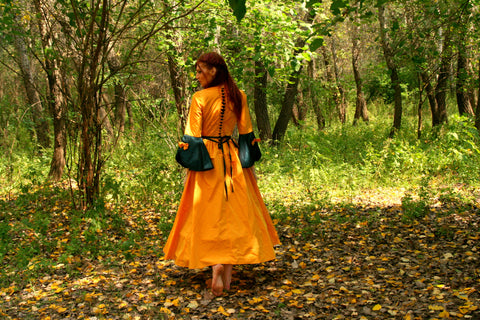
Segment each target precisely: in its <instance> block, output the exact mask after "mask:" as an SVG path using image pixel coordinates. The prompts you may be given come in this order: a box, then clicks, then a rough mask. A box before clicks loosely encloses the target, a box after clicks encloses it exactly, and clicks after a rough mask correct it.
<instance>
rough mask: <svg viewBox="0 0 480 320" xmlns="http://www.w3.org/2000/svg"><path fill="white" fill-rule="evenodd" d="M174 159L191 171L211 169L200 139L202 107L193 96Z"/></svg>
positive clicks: (205, 148)
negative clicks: (183, 132)
mask: <svg viewBox="0 0 480 320" xmlns="http://www.w3.org/2000/svg"><path fill="white" fill-rule="evenodd" d="M175 159H176V160H177V162H178V163H179V164H181V165H182V166H183V167H185V168H188V169H190V170H193V171H206V170H210V169H213V164H212V160H211V159H210V155H209V154H208V150H207V147H206V146H205V144H204V143H203V139H202V107H201V104H200V103H199V100H198V97H196V96H195V95H193V98H192V103H191V105H190V111H189V113H188V119H187V125H186V127H185V134H184V136H183V137H182V141H181V142H180V143H179V144H178V149H177V154H176V156H175Z"/></svg>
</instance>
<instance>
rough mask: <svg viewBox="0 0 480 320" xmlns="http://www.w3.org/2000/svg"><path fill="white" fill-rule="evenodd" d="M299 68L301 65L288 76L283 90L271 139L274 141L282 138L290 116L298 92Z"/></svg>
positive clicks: (276, 141)
mask: <svg viewBox="0 0 480 320" xmlns="http://www.w3.org/2000/svg"><path fill="white" fill-rule="evenodd" d="M301 70H302V67H300V69H299V70H298V71H294V72H293V73H292V74H291V75H290V77H289V78H288V84H287V88H286V90H285V95H284V96H283V103H282V109H281V110H280V114H279V115H278V119H277V123H276V124H275V128H274V129H273V134H272V140H273V141H274V143H278V142H279V141H281V140H283V137H284V136H285V132H286V131H287V127H288V122H289V121H290V118H291V117H292V108H293V104H294V103H295V97H296V96H297V93H298V82H299V79H300V77H299V75H300V72H301Z"/></svg>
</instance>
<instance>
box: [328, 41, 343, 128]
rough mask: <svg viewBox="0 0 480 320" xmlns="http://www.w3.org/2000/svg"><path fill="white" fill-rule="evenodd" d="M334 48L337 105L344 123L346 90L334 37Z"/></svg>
mask: <svg viewBox="0 0 480 320" xmlns="http://www.w3.org/2000/svg"><path fill="white" fill-rule="evenodd" d="M331 48H332V59H333V73H334V75H335V85H336V90H337V94H336V98H337V99H336V101H335V104H336V107H337V110H338V117H339V120H340V122H341V123H342V124H345V122H346V121H347V102H346V99H345V90H344V89H343V86H342V82H341V81H340V72H339V70H338V63H337V50H336V46H335V38H332V42H331Z"/></svg>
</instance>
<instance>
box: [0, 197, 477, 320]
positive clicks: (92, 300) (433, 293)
mask: <svg viewBox="0 0 480 320" xmlns="http://www.w3.org/2000/svg"><path fill="white" fill-rule="evenodd" d="M9 206H13V204H12V203H7V202H3V210H2V211H4V210H6V209H8V207H9ZM59 212H62V211H61V210H59V211H58V213H59ZM5 213H6V211H4V212H2V214H5ZM129 214H130V216H129V217H130V218H129V219H131V221H132V222H131V225H130V226H132V225H133V226H134V224H135V222H134V221H135V219H134V217H135V216H136V215H141V216H143V217H144V219H145V221H147V222H148V221H150V222H151V226H149V225H147V226H144V227H145V229H146V232H145V233H144V235H143V238H142V239H141V240H136V241H137V242H140V243H139V244H140V245H139V246H135V247H133V248H132V249H131V250H130V251H129V253H128V255H126V254H125V251H122V253H119V252H117V253H115V254H112V255H108V254H106V255H101V254H99V255H98V256H96V257H95V258H92V257H82V256H81V255H71V256H68V258H67V259H66V260H62V261H60V259H58V260H55V259H56V255H58V256H59V255H60V254H59V253H56V252H55V250H53V251H52V253H51V258H52V260H53V261H57V262H55V263H53V264H51V265H41V263H40V262H38V263H37V262H36V261H37V260H35V259H33V260H32V261H30V262H29V264H28V267H27V268H26V271H25V272H26V273H27V272H28V270H29V269H30V270H32V269H35V273H30V277H29V278H28V277H27V276H25V277H22V275H20V276H19V275H18V274H17V275H15V277H14V275H13V274H11V272H13V271H12V270H14V269H13V268H11V267H8V266H7V265H5V263H8V262H9V255H12V254H14V253H7V254H6V255H5V257H4V259H3V262H2V268H4V270H7V273H3V274H2V276H3V277H4V279H3V281H2V287H1V288H0V317H1V318H2V319H3V318H5V319H224V318H230V319H315V318H317V319H441V318H451V319H457V318H458V319H460V318H465V319H480V292H479V290H480V261H479V251H480V246H479V239H480V224H479V223H480V216H479V209H478V208H477V207H468V208H465V207H463V208H460V207H457V206H456V205H450V206H448V205H445V206H444V207H437V208H433V209H431V210H429V211H428V213H427V214H426V215H425V217H422V218H419V219H416V220H409V219H405V214H404V213H403V212H402V208H401V207H400V206H373V205H370V206H369V205H361V204H357V205H351V206H338V207H336V208H333V209H328V210H327V209H314V208H313V209H312V208H310V209H305V208H304V209H302V210H300V211H299V212H297V213H295V214H293V213H292V214H288V215H285V216H284V217H282V218H279V219H278V220H277V229H278V232H279V235H280V237H281V240H282V245H281V246H279V247H278V248H277V254H278V255H277V260H276V261H272V262H270V263H265V264H261V265H251V266H250V265H249V266H237V267H236V268H235V271H234V279H233V283H232V288H231V290H230V291H228V292H225V294H224V295H223V296H222V297H220V298H213V297H212V295H211V294H210V293H209V291H208V289H206V286H205V282H206V280H208V278H209V276H210V271H209V270H208V269H205V270H196V271H195V270H186V269H183V268H178V267H176V266H174V265H173V264H172V263H171V262H170V261H164V260H163V259H162V257H161V254H160V252H161V244H162V240H161V237H160V236H159V234H158V230H157V229H158V228H156V227H155V226H156V223H157V222H158V219H159V217H157V216H156V214H155V213H154V212H148V214H147V213H146V212H145V211H143V212H141V211H137V212H133V213H132V212H129ZM27 215H28V213H25V217H24V219H26V217H27ZM62 217H63V218H62ZM2 219H3V221H2V222H3V223H6V222H8V223H9V224H10V225H11V226H12V227H11V228H10V229H9V233H10V236H11V237H12V240H13V241H23V242H25V241H35V239H36V238H35V234H29V232H28V230H27V229H25V228H24V229H22V230H20V229H19V228H17V229H15V228H14V225H15V223H19V222H20V219H19V218H18V217H16V218H14V217H11V218H10V220H8V219H7V218H2ZM62 219H63V220H62ZM68 223H69V222H68V221H67V217H65V216H64V215H61V214H57V215H56V218H55V219H52V220H50V221H49V225H48V228H49V229H50V232H51V233H52V234H54V233H55V231H57V232H58V229H59V228H61V227H62V226H63V227H65V225H67V224H68ZM70 223H71V222H70ZM152 226H153V227H152ZM67 229H68V228H67ZM20 231H21V232H20ZM64 231H65V230H64ZM12 233H13V234H12ZM66 234H68V231H67V232H63V233H58V235H59V237H60V238H59V239H58V241H57V244H58V247H59V248H60V247H62V243H65V242H71V241H72V238H71V236H70V238H69V237H66V238H61V237H62V236H63V237H65V235H66ZM3 236H4V237H6V236H5V235H3ZM110 238H111V241H112V242H115V241H117V242H118V243H119V244H120V243H121V242H119V239H117V238H116V237H115V235H112V236H111V237H110ZM59 250H60V249H59ZM38 261H42V260H41V259H38ZM8 272H10V276H11V277H12V279H14V280H12V281H10V282H8V281H5V277H8V276H9V274H8ZM18 272H19V273H22V271H18ZM32 274H34V275H35V277H32ZM27 278H28V281H27V280H25V279H27ZM19 279H24V280H25V281H20V280H19Z"/></svg>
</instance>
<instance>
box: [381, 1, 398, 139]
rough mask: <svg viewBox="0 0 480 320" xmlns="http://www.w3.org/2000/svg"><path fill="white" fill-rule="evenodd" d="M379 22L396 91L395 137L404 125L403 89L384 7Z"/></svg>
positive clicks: (384, 52) (385, 54)
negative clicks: (388, 33) (388, 37)
mask: <svg viewBox="0 0 480 320" xmlns="http://www.w3.org/2000/svg"><path fill="white" fill-rule="evenodd" d="M378 21H379V23H380V41H381V44H382V49H383V56H384V57H385V61H386V63H387V67H388V70H389V71H390V81H391V83H392V87H393V91H394V105H395V106H394V115H393V128H392V131H391V132H390V136H393V135H394V134H395V132H396V131H398V130H400V127H401V125H402V113H403V110H402V109H403V107H402V88H401V86H400V78H399V76H398V67H397V64H396V62H395V55H394V52H393V50H392V48H391V45H390V43H389V41H388V39H387V31H386V23H385V7H384V6H383V5H381V6H379V8H378Z"/></svg>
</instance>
